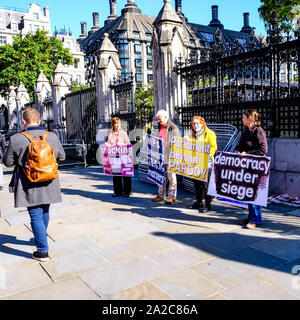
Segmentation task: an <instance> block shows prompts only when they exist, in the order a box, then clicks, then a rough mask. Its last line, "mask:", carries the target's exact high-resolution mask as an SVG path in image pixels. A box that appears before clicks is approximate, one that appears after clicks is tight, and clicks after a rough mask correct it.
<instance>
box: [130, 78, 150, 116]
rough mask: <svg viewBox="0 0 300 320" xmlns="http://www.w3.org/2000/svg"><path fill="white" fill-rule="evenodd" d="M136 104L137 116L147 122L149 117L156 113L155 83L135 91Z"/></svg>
mask: <svg viewBox="0 0 300 320" xmlns="http://www.w3.org/2000/svg"><path fill="white" fill-rule="evenodd" d="M134 104H135V111H136V115H137V118H138V119H141V120H144V121H146V122H147V119H149V118H150V117H152V116H153V113H154V89H153V83H149V84H148V85H147V86H144V87H143V88H139V89H137V90H136V91H135V95H134Z"/></svg>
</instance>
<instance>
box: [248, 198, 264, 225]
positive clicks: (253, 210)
mask: <svg viewBox="0 0 300 320" xmlns="http://www.w3.org/2000/svg"><path fill="white" fill-rule="evenodd" d="M248 209H249V214H248V219H249V221H250V222H252V223H255V224H261V209H262V206H258V205H255V204H250V203H249V204H248Z"/></svg>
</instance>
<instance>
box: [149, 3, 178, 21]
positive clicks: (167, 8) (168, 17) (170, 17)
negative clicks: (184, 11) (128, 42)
mask: <svg viewBox="0 0 300 320" xmlns="http://www.w3.org/2000/svg"><path fill="white" fill-rule="evenodd" d="M164 3H165V4H164V6H163V7H162V9H161V10H160V12H159V14H158V16H157V17H156V19H155V21H154V22H153V24H154V25H155V24H157V23H159V22H163V21H168V22H177V23H180V24H181V23H182V21H181V19H180V18H179V16H178V15H177V14H176V12H175V10H174V9H173V7H172V6H171V0H164Z"/></svg>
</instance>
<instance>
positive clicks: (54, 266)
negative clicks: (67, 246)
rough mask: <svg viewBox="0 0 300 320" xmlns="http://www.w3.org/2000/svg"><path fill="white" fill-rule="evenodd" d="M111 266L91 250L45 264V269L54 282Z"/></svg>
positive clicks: (77, 252)
mask: <svg viewBox="0 0 300 320" xmlns="http://www.w3.org/2000/svg"><path fill="white" fill-rule="evenodd" d="M109 266H110V264H109V263H108V262H106V261H105V260H104V259H102V258H101V257H99V256H98V255H96V254H95V253H94V252H93V251H90V250H84V251H83V250H82V251H76V252H74V253H71V254H68V255H64V256H61V257H58V258H54V259H51V260H50V261H48V262H46V263H43V269H44V270H45V271H46V272H47V273H48V275H49V276H50V278H51V279H52V280H53V281H58V280H60V279H63V278H68V277H72V276H74V275H77V274H79V273H80V272H81V273H82V272H87V271H90V270H92V269H96V268H97V269H98V270H99V269H100V268H105V267H109Z"/></svg>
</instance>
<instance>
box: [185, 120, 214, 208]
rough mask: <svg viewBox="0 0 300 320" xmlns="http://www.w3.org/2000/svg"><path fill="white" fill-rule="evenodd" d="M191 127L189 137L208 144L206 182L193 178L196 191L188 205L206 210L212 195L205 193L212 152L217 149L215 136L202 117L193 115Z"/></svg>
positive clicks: (209, 205) (211, 162) (211, 163)
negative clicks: (192, 200)
mask: <svg viewBox="0 0 300 320" xmlns="http://www.w3.org/2000/svg"><path fill="white" fill-rule="evenodd" d="M190 125H191V127H192V134H191V136H190V137H189V138H190V139H192V140H196V141H199V140H201V141H204V142H208V143H209V145H210V149H209V158H208V179H207V182H204V181H201V180H196V179H194V188H195V193H196V202H195V203H194V204H192V205H191V206H189V208H190V209H202V212H208V211H210V210H211V209H212V207H211V201H212V198H213V197H212V196H210V195H208V194H207V190H208V183H209V178H210V174H211V169H212V165H213V162H214V154H215V153H216V151H217V148H218V147H217V137H216V134H215V132H214V131H212V130H210V129H209V128H208V127H207V126H206V122H205V120H204V118H202V117H200V116H195V117H193V119H192V120H191V122H190ZM203 198H204V200H205V207H203V203H202V200H203Z"/></svg>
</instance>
